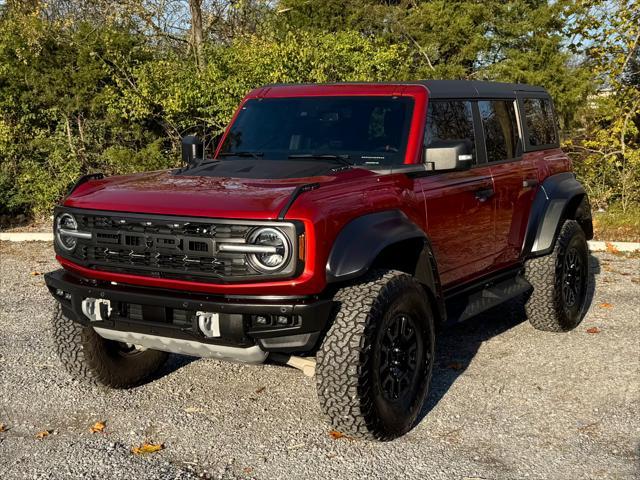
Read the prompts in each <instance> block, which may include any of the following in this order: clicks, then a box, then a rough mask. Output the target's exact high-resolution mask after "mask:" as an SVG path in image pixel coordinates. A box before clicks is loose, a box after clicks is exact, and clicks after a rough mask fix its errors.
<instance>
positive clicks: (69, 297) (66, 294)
mask: <svg viewBox="0 0 640 480" xmlns="http://www.w3.org/2000/svg"><path fill="white" fill-rule="evenodd" d="M64 298H65V300H71V294H70V293H69V292H65V294H64Z"/></svg>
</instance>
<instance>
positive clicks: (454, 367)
mask: <svg viewBox="0 0 640 480" xmlns="http://www.w3.org/2000/svg"><path fill="white" fill-rule="evenodd" d="M447 368H450V369H451V370H462V369H463V368H464V366H463V365H462V363H460V362H451V363H450V364H449V365H447Z"/></svg>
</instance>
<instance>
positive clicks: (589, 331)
mask: <svg viewBox="0 0 640 480" xmlns="http://www.w3.org/2000/svg"><path fill="white" fill-rule="evenodd" d="M587 333H600V329H599V328H598V327H591V328H587Z"/></svg>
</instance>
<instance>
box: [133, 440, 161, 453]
mask: <svg viewBox="0 0 640 480" xmlns="http://www.w3.org/2000/svg"><path fill="white" fill-rule="evenodd" d="M163 449H164V443H147V442H145V443H143V444H142V445H140V446H139V447H133V448H132V449H131V452H132V453H134V454H135V455H143V454H145V453H153V452H157V451H159V450H163Z"/></svg>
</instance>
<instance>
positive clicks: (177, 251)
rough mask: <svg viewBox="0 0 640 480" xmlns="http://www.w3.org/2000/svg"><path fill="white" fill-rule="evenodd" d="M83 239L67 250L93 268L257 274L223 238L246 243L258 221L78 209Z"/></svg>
mask: <svg viewBox="0 0 640 480" xmlns="http://www.w3.org/2000/svg"><path fill="white" fill-rule="evenodd" d="M73 214H74V216H75V218H76V221H77V223H78V230H80V231H88V232H92V238H91V239H78V245H77V247H76V248H75V250H74V251H73V252H72V253H71V254H68V253H66V254H65V256H67V257H69V258H70V259H71V260H73V261H75V262H77V263H80V264H81V265H84V266H87V267H89V268H94V269H99V270H107V271H113V272H122V273H134V274H138V275H146V276H153V277H166V278H181V279H193V280H205V281H214V282H216V281H227V280H241V279H247V278H255V277H256V276H260V274H259V273H258V272H257V271H256V270H255V269H254V268H253V267H252V266H251V264H250V263H249V262H248V261H247V259H246V257H245V255H244V254H243V253H232V252H218V251H217V248H216V245H217V244H218V243H221V242H223V243H244V242H245V241H246V240H245V239H246V238H247V237H248V236H249V234H250V232H251V231H252V230H253V229H254V228H256V225H251V224H250V225H237V224H234V223H231V222H230V221H227V220H225V221H219V220H211V221H210V222H208V221H206V220H202V219H184V218H180V219H172V218H171V217H159V216H141V215H130V216H128V215H126V214H122V215H120V214H113V215H112V214H108V215H107V214H92V213H85V212H82V213H79V212H73Z"/></svg>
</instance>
